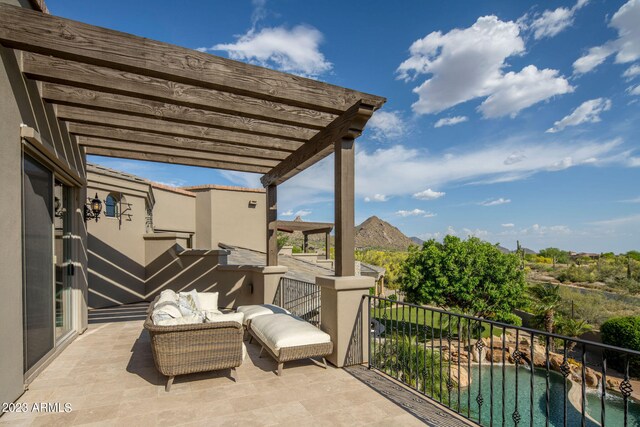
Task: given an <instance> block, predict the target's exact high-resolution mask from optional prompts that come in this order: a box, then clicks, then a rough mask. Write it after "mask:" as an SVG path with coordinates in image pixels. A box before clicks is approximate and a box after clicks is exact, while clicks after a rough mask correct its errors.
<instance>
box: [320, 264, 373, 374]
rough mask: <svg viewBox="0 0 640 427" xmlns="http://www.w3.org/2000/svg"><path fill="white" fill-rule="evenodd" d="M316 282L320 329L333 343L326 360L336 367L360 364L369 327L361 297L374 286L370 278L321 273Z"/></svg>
mask: <svg viewBox="0 0 640 427" xmlns="http://www.w3.org/2000/svg"><path fill="white" fill-rule="evenodd" d="M316 284H317V285H318V286H320V287H321V288H322V290H321V292H322V293H321V303H322V305H321V310H322V313H321V316H322V330H323V331H325V332H326V333H328V334H329V335H330V336H331V341H332V342H333V353H331V355H330V356H329V357H327V360H329V362H331V363H332V364H333V365H335V366H337V367H339V368H340V367H343V366H348V365H354V364H359V363H363V362H364V361H366V360H367V358H368V354H369V334H368V329H369V328H368V325H367V307H366V304H365V301H363V298H362V296H363V295H368V293H369V288H371V287H373V286H374V285H375V281H374V279H373V277H365V276H346V277H336V276H320V277H316Z"/></svg>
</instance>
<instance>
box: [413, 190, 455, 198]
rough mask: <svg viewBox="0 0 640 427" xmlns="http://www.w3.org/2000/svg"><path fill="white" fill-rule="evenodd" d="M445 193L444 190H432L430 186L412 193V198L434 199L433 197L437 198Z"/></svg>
mask: <svg viewBox="0 0 640 427" xmlns="http://www.w3.org/2000/svg"><path fill="white" fill-rule="evenodd" d="M445 194H447V193H445V192H444V191H434V190H432V189H430V188H427V189H426V190H424V191H419V192H417V193H414V194H413V198H414V199H418V200H435V199H439V198H440V197H442V196H444V195H445Z"/></svg>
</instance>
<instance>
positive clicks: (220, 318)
mask: <svg viewBox="0 0 640 427" xmlns="http://www.w3.org/2000/svg"><path fill="white" fill-rule="evenodd" d="M206 313H207V317H206V322H207V323H217V322H236V323H238V324H239V325H242V321H243V320H244V314H242V313H225V314H222V313H220V312H218V313H214V312H213V311H207V312H206Z"/></svg>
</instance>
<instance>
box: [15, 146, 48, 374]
mask: <svg viewBox="0 0 640 427" xmlns="http://www.w3.org/2000/svg"><path fill="white" fill-rule="evenodd" d="M23 167H24V169H23V215H24V219H23V239H24V242H23V248H24V254H23V262H24V270H23V271H24V285H23V305H24V307H23V308H24V350H25V351H24V370H25V372H27V371H29V369H31V368H32V367H33V366H34V365H35V364H36V363H37V362H38V361H39V360H40V359H42V358H43V357H44V356H45V355H46V354H47V353H48V352H49V351H51V350H52V349H53V346H54V336H55V335H54V324H53V317H54V314H53V301H54V294H53V283H54V281H53V274H54V268H53V174H52V173H51V171H50V170H48V169H47V168H45V167H44V166H42V165H41V164H40V163H38V162H37V161H35V160H34V159H33V158H31V157H29V156H28V155H26V154H25V156H24V165H23Z"/></svg>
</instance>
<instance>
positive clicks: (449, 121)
mask: <svg viewBox="0 0 640 427" xmlns="http://www.w3.org/2000/svg"><path fill="white" fill-rule="evenodd" d="M467 120H469V117H467V116H455V117H445V118H442V119H440V120H438V121H437V122H436V124H435V125H433V127H434V128H440V127H442V126H453V125H457V124H458V123H464V122H466V121H467Z"/></svg>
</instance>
